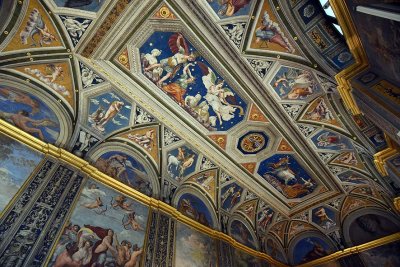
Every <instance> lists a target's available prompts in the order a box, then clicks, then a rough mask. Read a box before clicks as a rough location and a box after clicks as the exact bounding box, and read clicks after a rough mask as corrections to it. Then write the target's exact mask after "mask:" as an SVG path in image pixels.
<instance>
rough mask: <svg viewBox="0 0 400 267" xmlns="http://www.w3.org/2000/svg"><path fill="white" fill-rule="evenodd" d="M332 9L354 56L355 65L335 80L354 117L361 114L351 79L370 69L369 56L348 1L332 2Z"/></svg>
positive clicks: (331, 0)
mask: <svg viewBox="0 0 400 267" xmlns="http://www.w3.org/2000/svg"><path fill="white" fill-rule="evenodd" d="M329 2H330V4H331V7H332V9H333V11H334V13H335V15H336V18H337V20H338V22H339V24H340V26H341V28H342V30H343V34H344V36H345V39H346V42H347V45H348V46H349V49H350V52H351V53H352V54H353V57H354V59H355V63H354V64H353V65H351V66H349V67H348V68H346V69H344V70H342V71H341V72H339V73H338V74H336V76H335V79H336V81H337V83H338V87H337V89H338V91H339V93H340V96H341V97H342V99H343V101H344V104H345V106H346V107H347V108H348V109H349V110H350V111H351V113H352V114H353V115H357V114H360V113H361V111H360V109H359V108H358V106H357V104H356V102H355V100H354V98H353V95H352V94H351V90H352V87H351V79H353V78H354V77H355V76H356V75H357V74H359V73H360V72H362V71H363V70H365V69H367V68H368V67H369V63H368V58H367V54H366V53H365V50H364V49H363V46H362V42H361V39H360V37H359V35H358V33H357V29H356V27H355V26H354V23H353V20H352V18H351V15H350V12H349V9H348V7H347V4H346V1H343V0H330V1H329Z"/></svg>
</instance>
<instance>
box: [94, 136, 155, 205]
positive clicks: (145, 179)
mask: <svg viewBox="0 0 400 267" xmlns="http://www.w3.org/2000/svg"><path fill="white" fill-rule="evenodd" d="M89 153H90V154H88V155H87V158H88V159H90V161H92V162H93V165H94V166H95V167H97V168H98V169H99V170H100V171H101V172H104V173H105V174H107V175H109V176H111V177H113V178H114V179H116V180H119V181H120V182H122V183H124V184H126V185H127V186H129V187H132V188H134V189H136V190H138V191H140V192H142V193H144V194H146V195H148V196H152V197H155V198H158V197H159V194H160V185H159V182H158V176H157V171H156V170H155V169H154V168H153V167H152V164H151V163H150V162H149V161H148V160H147V159H146V158H145V157H144V156H143V155H142V154H140V152H139V151H137V150H135V149H134V148H132V147H131V146H129V145H126V144H122V143H118V142H107V143H104V144H101V145H99V146H98V147H97V148H96V149H95V150H94V151H91V152H89ZM128 161H129V162H128Z"/></svg>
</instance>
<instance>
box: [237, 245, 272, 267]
mask: <svg viewBox="0 0 400 267" xmlns="http://www.w3.org/2000/svg"><path fill="white" fill-rule="evenodd" d="M233 250H234V252H233V262H234V266H235V267H268V266H270V265H269V264H268V262H266V261H263V260H261V259H259V258H256V257H254V256H253V255H249V254H247V253H246V252H244V251H242V250H240V249H233Z"/></svg>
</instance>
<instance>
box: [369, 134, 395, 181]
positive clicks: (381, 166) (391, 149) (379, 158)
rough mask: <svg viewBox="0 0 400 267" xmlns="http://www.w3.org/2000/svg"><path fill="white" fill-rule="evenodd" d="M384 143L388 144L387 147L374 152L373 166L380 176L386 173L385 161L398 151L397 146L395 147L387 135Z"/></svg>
mask: <svg viewBox="0 0 400 267" xmlns="http://www.w3.org/2000/svg"><path fill="white" fill-rule="evenodd" d="M386 143H387V144H388V147H387V148H386V149H384V150H382V151H380V152H378V153H376V154H374V163H375V166H376V168H377V170H378V171H379V173H380V174H381V175H382V176H387V175H388V172H387V170H386V168H385V164H386V161H387V160H388V159H389V158H391V157H393V156H394V155H396V154H398V153H399V151H398V148H397V147H396V145H395V144H394V142H393V141H392V140H391V139H390V138H388V136H387V135H386Z"/></svg>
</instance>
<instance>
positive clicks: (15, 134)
mask: <svg viewBox="0 0 400 267" xmlns="http://www.w3.org/2000/svg"><path fill="white" fill-rule="evenodd" d="M0 133H3V134H6V135H8V136H9V137H11V138H14V139H15V140H17V141H20V142H21V143H24V144H26V145H27V146H29V147H31V148H33V149H36V150H38V151H41V152H43V153H45V154H46V155H50V156H52V157H54V158H56V159H58V160H60V161H62V162H64V163H67V164H69V165H70V166H71V167H74V168H76V169H78V170H80V171H81V172H82V173H83V174H86V175H87V176H89V177H90V178H92V179H95V180H97V181H98V182H100V183H102V184H104V185H106V186H109V187H111V188H113V189H115V190H119V191H120V192H121V193H123V194H126V195H128V196H129V197H133V198H134V199H135V200H137V201H140V202H142V203H143V204H145V205H147V206H149V208H150V209H153V210H156V211H162V212H163V213H166V214H168V215H169V216H170V217H171V218H173V219H176V220H177V221H179V222H182V223H184V224H186V225H188V226H190V227H192V228H194V229H195V230H197V231H200V232H202V233H204V234H207V235H208V236H210V237H211V238H214V239H219V240H222V241H225V242H226V243H228V244H229V245H231V246H232V247H234V248H236V249H240V250H242V251H244V252H246V253H248V254H250V255H252V256H254V257H257V258H260V259H262V260H266V261H268V262H269V263H271V264H273V265H274V266H277V267H286V266H287V265H285V264H283V263H281V262H279V261H277V260H275V259H273V258H272V257H271V256H269V255H267V254H265V253H262V252H259V251H256V250H254V249H251V248H248V247H246V246H244V245H242V244H240V243H239V242H237V241H235V240H234V239H233V238H232V237H230V236H228V235H226V234H224V233H221V232H219V231H216V230H213V229H210V228H208V227H206V226H204V225H202V224H200V223H198V222H197V221H194V220H192V219H190V218H188V217H186V216H184V215H183V214H181V213H180V212H179V211H178V210H177V209H175V208H174V207H171V206H169V205H168V204H166V203H164V202H162V201H160V200H157V199H154V198H151V197H148V196H146V195H144V194H142V193H140V192H138V191H136V190H135V189H133V188H131V187H128V186H127V185H125V184H123V183H121V182H119V181H116V180H114V179H112V178H111V177H109V176H108V175H106V174H104V173H101V172H100V171H99V170H97V169H96V168H95V167H93V166H91V165H90V164H89V163H88V162H87V161H85V160H83V159H81V158H78V157H77V156H75V155H73V154H71V153H69V152H68V151H66V150H64V149H61V148H58V147H56V146H54V145H51V144H46V143H44V142H42V141H40V140H39V139H37V138H35V137H33V136H31V135H29V134H27V133H25V132H24V131H22V130H20V129H18V128H16V127H15V126H13V125H11V124H9V123H7V122H5V121H3V120H2V119H0ZM46 155H45V156H46ZM394 201H395V206H396V208H398V207H399V206H400V198H399V197H398V198H395V199H394ZM396 203H397V204H396ZM74 204H75V203H74ZM74 204H73V205H74ZM70 213H71V210H70V211H69V213H68V216H70ZM63 227H64V225H63ZM398 240H400V233H397V234H393V235H390V236H387V237H384V238H380V239H377V240H374V241H371V242H368V243H366V244H363V245H359V246H355V247H351V248H347V249H345V250H342V251H338V252H335V253H333V254H331V255H329V256H326V257H323V258H320V259H318V260H315V261H312V262H309V263H306V264H303V265H300V266H299V267H308V266H316V265H318V264H322V263H327V262H329V261H333V260H336V259H339V258H342V257H345V256H348V255H351V254H355V253H358V252H361V251H364V250H367V249H370V248H374V247H378V246H381V245H385V244H387V243H390V242H394V241H398Z"/></svg>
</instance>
